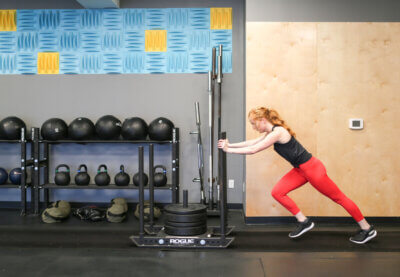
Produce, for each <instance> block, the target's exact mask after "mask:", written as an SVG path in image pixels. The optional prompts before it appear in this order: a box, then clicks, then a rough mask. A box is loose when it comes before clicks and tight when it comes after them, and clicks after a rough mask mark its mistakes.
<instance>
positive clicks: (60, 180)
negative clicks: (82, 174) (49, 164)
mask: <svg viewBox="0 0 400 277" xmlns="http://www.w3.org/2000/svg"><path fill="white" fill-rule="evenodd" d="M61 167H65V168H66V169H67V170H65V171H60V168H61ZM70 181H71V177H70V176H69V166H68V165H66V164H60V165H58V166H57V167H56V176H55V177H54V182H55V183H56V185H58V186H67V185H68V184H69V182H70Z"/></svg>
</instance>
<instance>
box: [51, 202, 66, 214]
mask: <svg viewBox="0 0 400 277" xmlns="http://www.w3.org/2000/svg"><path fill="white" fill-rule="evenodd" d="M51 207H55V208H59V209H60V211H61V213H62V214H63V215H64V216H65V217H68V216H69V215H70V213H71V205H70V204H69V203H68V202H67V201H64V200H59V201H56V202H54V203H52V204H51Z"/></svg>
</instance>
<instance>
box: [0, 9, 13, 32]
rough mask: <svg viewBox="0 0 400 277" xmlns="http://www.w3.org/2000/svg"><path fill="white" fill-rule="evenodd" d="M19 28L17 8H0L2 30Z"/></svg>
mask: <svg viewBox="0 0 400 277" xmlns="http://www.w3.org/2000/svg"><path fill="white" fill-rule="evenodd" d="M16 30H17V10H0V32H14V31H16Z"/></svg>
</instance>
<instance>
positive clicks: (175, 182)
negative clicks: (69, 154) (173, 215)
mask: <svg viewBox="0 0 400 277" xmlns="http://www.w3.org/2000/svg"><path fill="white" fill-rule="evenodd" d="M32 132H33V133H32V137H33V138H34V142H33V145H34V159H35V173H37V174H35V176H34V178H35V182H34V184H35V185H34V199H35V205H34V214H36V215H37V214H39V212H40V203H41V199H40V190H41V189H43V194H44V195H43V202H44V203H45V206H46V207H47V206H48V204H49V198H50V197H49V191H50V190H53V189H130V190H139V188H138V187H136V186H133V185H129V186H117V185H115V184H110V185H108V186H97V185H95V184H89V185H88V186H78V185H76V184H69V185H68V186H58V185H56V184H54V183H51V182H50V171H49V167H50V162H51V159H50V155H49V153H50V146H51V145H54V144H65V143H77V144H92V143H130V144H171V164H172V172H171V175H172V176H171V179H172V181H171V184H167V185H166V186H165V187H159V188H157V190H170V191H171V194H172V195H171V203H177V201H179V128H174V129H173V133H172V135H173V136H172V140H171V141H152V140H122V139H117V140H96V139H93V140H57V141H48V140H41V139H40V138H39V129H38V128H36V129H35V131H32ZM41 145H42V146H43V147H40V146H41ZM41 148H42V153H43V159H42V160H40V149H41ZM40 167H43V175H44V176H43V180H44V181H43V183H41V182H40V174H39V172H40V171H39V168H40ZM36 168H37V170H36ZM146 189H148V188H146Z"/></svg>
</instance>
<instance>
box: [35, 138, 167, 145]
mask: <svg viewBox="0 0 400 277" xmlns="http://www.w3.org/2000/svg"><path fill="white" fill-rule="evenodd" d="M39 142H40V143H48V144H61V143H78V144H88V143H137V144H139V143H153V144H167V143H173V141H172V140H163V141H158V140H122V139H116V140H100V139H91V140H69V139H65V140H54V141H53V140H40V141H39Z"/></svg>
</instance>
